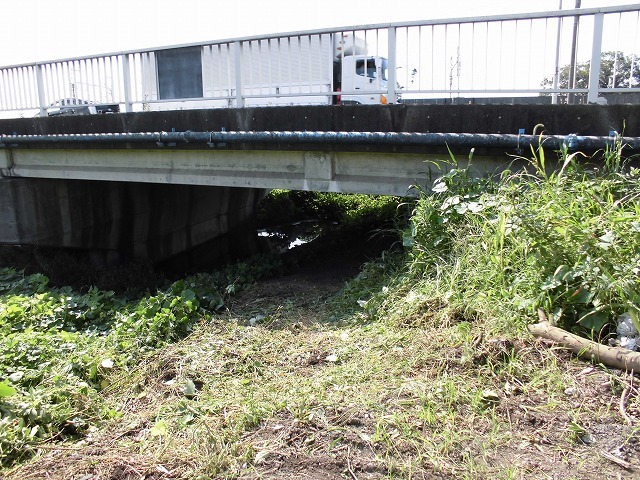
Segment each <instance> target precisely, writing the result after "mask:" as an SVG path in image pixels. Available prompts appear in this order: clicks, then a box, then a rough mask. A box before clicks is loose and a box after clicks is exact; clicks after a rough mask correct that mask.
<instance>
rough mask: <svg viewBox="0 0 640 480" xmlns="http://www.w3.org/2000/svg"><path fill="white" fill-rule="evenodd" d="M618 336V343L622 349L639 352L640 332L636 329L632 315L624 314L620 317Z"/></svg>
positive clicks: (617, 329)
mask: <svg viewBox="0 0 640 480" xmlns="http://www.w3.org/2000/svg"><path fill="white" fill-rule="evenodd" d="M616 333H617V334H618V338H617V342H616V343H618V344H619V345H620V346H621V347H623V348H626V349H628V350H637V349H638V345H639V344H640V332H638V329H637V328H636V326H635V324H634V323H633V320H632V319H631V315H629V314H628V313H623V314H622V315H620V316H619V317H618V326H617V328H616Z"/></svg>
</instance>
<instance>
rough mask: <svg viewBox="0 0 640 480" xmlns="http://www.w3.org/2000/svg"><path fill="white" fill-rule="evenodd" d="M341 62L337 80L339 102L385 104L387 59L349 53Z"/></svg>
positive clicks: (346, 103)
mask: <svg viewBox="0 0 640 480" xmlns="http://www.w3.org/2000/svg"><path fill="white" fill-rule="evenodd" d="M337 61H339V62H341V64H342V67H341V72H342V75H341V77H342V78H341V79H340V81H339V82H338V87H339V88H340V91H341V92H343V93H342V96H341V103H342V104H345V105H348V104H365V105H372V104H373V105H380V104H386V103H387V99H386V97H385V96H384V94H383V92H385V91H386V90H387V78H388V71H387V59H386V58H383V57H372V56H366V55H349V56H345V57H342V58H340V59H339V60H337Z"/></svg>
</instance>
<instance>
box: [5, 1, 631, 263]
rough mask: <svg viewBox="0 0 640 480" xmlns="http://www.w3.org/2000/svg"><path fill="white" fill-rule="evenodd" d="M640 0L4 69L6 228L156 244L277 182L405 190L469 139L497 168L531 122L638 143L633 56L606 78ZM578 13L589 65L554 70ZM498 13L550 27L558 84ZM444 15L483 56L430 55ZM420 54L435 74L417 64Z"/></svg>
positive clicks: (482, 159)
mask: <svg viewBox="0 0 640 480" xmlns="http://www.w3.org/2000/svg"><path fill="white" fill-rule="evenodd" d="M639 11H640V5H631V6H629V5H627V6H622V7H607V8H599V9H583V10H571V11H560V12H545V13H536V14H529V15H509V16H502V17H480V18H473V19H469V18H467V19H454V20H436V21H424V22H410V23H406V24H394V25H384V26H366V27H348V28H342V29H331V30H326V31H324V30H323V31H314V32H297V33H291V34H285V35H281V36H276V35H274V36H268V37H261V38H257V37H255V38H253V37H252V38H247V39H232V40H224V41H218V42H211V43H205V44H194V45H187V46H177V47H164V48H157V49H149V50H145V51H139V52H124V53H115V54H105V55H98V56H96V57H87V58H78V59H65V60H57V61H52V62H42V63H37V64H33V65H18V66H13V67H4V68H0V114H4V116H13V117H15V116H22V117H23V118H6V119H4V120H0V173H1V175H2V179H0V225H1V226H2V228H1V229H0V243H5V244H30V245H43V246H63V247H70V248H85V249H96V250H103V251H120V252H125V253H127V254H131V255H135V256H140V257H145V258H148V259H150V260H151V261H154V262H156V261H162V260H164V259H167V258H170V257H172V256H174V255H176V254H179V253H180V252H182V251H185V250H187V249H190V248H193V247H196V246H198V245H202V244H203V243H204V242H205V241H207V240H209V239H211V238H214V237H217V236H219V235H222V234H224V233H225V232H228V231H229V230H231V229H233V228H234V227H236V226H239V225H241V224H243V223H244V222H246V221H247V220H248V219H249V218H250V216H251V213H252V211H253V209H254V206H255V204H256V202H257V201H258V200H259V199H260V198H261V197H262V196H263V195H264V193H265V192H266V191H267V190H268V189H272V188H285V189H299V190H316V191H328V192H359V193H367V194H385V195H399V196H404V195H407V194H408V193H409V191H410V187H411V186H412V185H422V186H426V185H428V184H429V183H430V182H431V180H432V179H433V178H434V177H435V176H437V175H440V174H441V173H442V172H441V171H440V169H438V168H437V167H436V166H435V165H437V164H438V163H440V164H441V166H442V168H444V169H446V168H449V167H448V166H447V162H449V161H450V153H453V154H454V155H455V156H456V158H458V159H462V160H464V162H465V164H466V159H467V158H468V156H469V152H470V150H471V149H474V161H473V165H472V167H473V169H474V171H475V173H476V174H477V175H490V174H494V173H496V172H498V171H500V169H502V168H505V167H506V166H507V165H509V164H510V163H512V162H513V161H514V157H513V156H520V155H523V156H525V157H526V156H527V155H528V153H529V151H530V146H531V145H533V146H534V147H535V146H537V145H539V142H540V141H541V140H543V142H544V146H545V148H547V149H549V150H550V151H552V150H557V149H558V148H560V147H561V146H562V145H567V146H568V147H569V148H570V149H579V150H582V151H585V152H588V151H594V150H597V149H600V148H603V147H604V146H606V145H608V144H611V143H612V142H613V141H614V137H613V136H612V135H616V134H617V133H623V134H624V136H625V142H626V143H628V147H627V148H628V150H629V151H631V150H633V149H637V148H640V140H639V138H640V118H639V117H640V111H639V108H638V105H637V103H636V100H635V99H636V97H635V96H636V95H638V93H640V88H639V87H637V82H636V79H635V77H634V76H633V75H634V73H633V69H631V70H630V73H629V76H628V78H626V79H624V78H622V77H621V75H620V74H619V75H618V77H615V75H614V78H612V79H610V81H609V83H608V84H606V85H602V84H600V82H599V79H600V76H601V74H602V71H603V68H604V67H603V66H602V64H601V59H602V58H603V55H604V53H603V52H604V51H605V50H606V48H607V46H606V43H607V41H608V40H607V39H608V35H607V32H608V31H609V30H612V29H620V28H625V27H626V26H627V23H628V22H629V21H632V22H634V21H635V22H636V23H637V19H638V12H639ZM629 19H630V20H629ZM523 20H526V22H523ZM579 21H582V22H583V24H584V25H581V28H580V29H579V30H576V32H578V31H579V32H580V35H586V36H587V39H588V42H589V43H590V45H591V49H590V57H589V60H590V73H589V78H588V81H587V82H586V84H571V83H570V82H569V83H566V84H565V83H563V78H562V76H561V75H560V73H559V72H560V68H559V67H560V65H561V63H560V62H561V60H560V58H561V55H560V53H559V52H561V51H564V50H566V49H571V42H569V43H567V42H566V41H561V38H564V37H563V36H562V34H563V32H564V31H565V30H567V28H569V27H572V26H574V25H576V22H579ZM611 22H613V23H611ZM616 22H617V23H616ZM505 25H512V26H513V27H514V30H513V35H514V36H513V39H512V41H513V42H515V43H517V42H518V41H521V39H522V38H523V37H527V36H528V37H530V36H531V35H526V36H523V35H522V31H520V33H518V29H522V28H531V29H533V28H534V26H535V25H539V26H540V27H544V35H546V36H547V37H549V39H553V41H551V40H550V41H549V45H550V46H554V45H555V47H553V48H547V46H546V45H547V44H546V43H544V42H543V43H544V44H545V52H544V55H542V57H543V59H544V58H546V59H548V58H555V71H556V74H555V75H554V74H553V70H554V69H553V68H552V69H551V77H550V78H551V80H550V81H549V83H547V84H545V82H544V81H541V80H535V82H534V84H531V78H526V77H523V78H519V77H517V76H516V75H514V74H513V72H514V71H518V72H519V71H524V70H527V71H529V72H532V71H537V70H540V71H541V72H544V70H545V68H546V67H545V63H544V62H542V63H541V62H540V60H539V59H538V57H539V55H538V53H539V52H538V50H539V48H540V45H541V43H540V42H537V43H536V44H535V45H534V44H533V43H531V44H528V45H526V46H525V45H522V44H521V45H520V47H521V49H519V50H518V52H519V53H518V55H512V54H513V53H515V51H514V52H511V53H510V51H504V50H505V49H506V48H507V47H505V45H509V48H511V46H510V45H511V43H512V41H511V40H509V39H505V38H504V32H506V31H510V29H509V28H505ZM523 25H529V27H523ZM585 25H590V27H586V26H585ZM634 25H635V24H634ZM494 27H495V28H494ZM498 28H499V30H497V29H498ZM453 30H455V31H456V32H457V39H458V40H457V42H458V45H457V47H456V48H454V50H452V52H456V51H457V52H458V53H457V55H458V57H459V58H458V59H457V60H458V65H459V63H460V62H461V61H462V57H461V55H462V56H464V54H461V53H460V52H461V51H462V52H466V50H465V48H463V47H464V45H465V44H466V42H469V44H470V45H472V46H473V45H476V46H477V45H479V44H485V45H486V47H487V48H486V49H485V51H484V52H481V51H480V53H479V54H478V50H479V49H478V48H473V47H472V48H470V50H469V51H470V52H472V54H473V55H474V57H473V58H468V59H467V58H466V57H465V58H464V64H471V65H476V68H474V69H473V71H471V72H469V73H468V74H465V71H464V70H463V71H462V72H461V71H460V69H458V71H457V72H456V73H457V75H456V78H455V79H454V77H453V71H454V70H453V68H452V66H451V65H449V64H448V59H447V58H445V60H444V65H443V63H442V59H440V57H439V56H438V55H436V52H437V51H438V49H439V48H436V47H442V48H443V49H444V51H445V52H449V50H450V49H451V47H452V46H451V44H450V43H448V42H449V36H448V34H447V32H448V31H453ZM497 31H499V32H500V37H496V32H497ZM532 31H533V30H531V32H532ZM542 31H543V30H541V29H538V30H537V34H539V35H542V33H541V32H542ZM569 31H571V29H570V28H569ZM478 32H484V33H483V35H484V37H483V38H478V35H480V34H479V33H478ZM531 32H529V33H531ZM585 32H586V33H585ZM576 35H577V33H574V38H573V40H574V41H575V42H578V43H580V42H581V41H582V40H581V39H580V38H578V37H576ZM423 38H431V39H432V42H433V44H432V45H431V46H430V47H429V48H428V46H427V45H425V44H424V42H423V41H422V40H419V39H423ZM362 39H366V40H367V42H365V43H363V42H362ZM412 39H413V40H412ZM415 39H418V41H416V40H415ZM438 42H440V43H441V45H437V44H438ZM492 42H495V43H496V45H495V47H496V48H495V49H492V48H490V45H491V44H492ZM554 42H556V43H554ZM366 43H368V44H369V45H367V44H366ZM372 45H373V46H374V47H372ZM522 49H524V50H525V52H524V53H527V52H528V53H527V54H523V50H522ZM547 50H548V51H547ZM403 52H404V53H403ZM494 52H499V54H495V53H494ZM405 53H406V54H407V55H405ZM478 55H479V56H478ZM554 55H555V57H554ZM498 57H500V58H498ZM574 57H575V55H574ZM523 58H524V59H525V65H520V64H518V61H520V60H521V59H523ZM616 58H619V61H620V62H622V61H623V60H624V56H622V57H619V56H616ZM507 59H511V60H510V62H511V63H510V64H509V61H507ZM616 61H618V60H616ZM514 62H515V63H514ZM425 63H426V64H428V65H430V70H431V75H429V74H428V73H427V72H425V71H424V70H420V69H418V68H416V67H415V66H414V65H417V66H421V65H424V64H425ZM549 63H550V65H552V67H553V64H554V61H550V62H549ZM482 65H484V67H482V68H480V66H482ZM489 66H491V67H492V68H494V69H495V70H496V72H497V75H494V73H496V72H493V73H490V72H489V70H486V68H487V67H489ZM574 66H576V67H577V65H574ZM410 71H412V72H414V73H413V74H411V77H410V76H409V72H410ZM400 72H406V76H405V78H404V79H403V78H402V74H401V73H400ZM528 77H531V75H529V76H528ZM505 78H511V79H512V82H511V84H510V85H507V86H505V85H504V84H505ZM443 80H444V82H443ZM492 82H496V83H494V84H492ZM522 82H524V83H522ZM536 82H537V83H536ZM625 82H626V83H625ZM447 83H448V85H447ZM403 85H404V86H403ZM409 85H411V87H410V88H409ZM490 97H493V98H490ZM496 97H498V99H499V100H500V101H501V102H502V104H492V103H494V101H495V98H496ZM515 97H520V100H523V99H524V100H525V102H523V103H526V104H522V103H520V104H513V103H517V100H515V101H514V100H513V98H515ZM532 98H536V99H537V100H538V101H539V102H540V103H543V104H540V105H536V104H532V102H531V101H530V100H531V99H532ZM589 102H590V104H580V103H589ZM338 103H340V105H338ZM356 103H360V105H356ZM505 103H511V104H505ZM218 107H223V108H218ZM100 112H102V113H105V114H103V115H99V114H96V113H100ZM539 124H542V125H544V132H545V137H544V138H541V137H539V136H538V134H534V133H535V132H534V128H535V126H536V125H539ZM537 133H540V130H538V132H537Z"/></svg>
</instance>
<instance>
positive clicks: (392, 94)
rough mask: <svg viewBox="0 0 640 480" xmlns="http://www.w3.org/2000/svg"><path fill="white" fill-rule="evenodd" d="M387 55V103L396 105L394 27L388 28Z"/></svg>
mask: <svg viewBox="0 0 640 480" xmlns="http://www.w3.org/2000/svg"><path fill="white" fill-rule="evenodd" d="M388 32H389V33H388V37H389V55H388V57H389V58H387V66H388V69H389V78H388V80H387V92H388V93H387V102H388V103H390V104H391V103H398V96H397V93H396V86H397V71H396V69H397V67H396V27H389V30H388Z"/></svg>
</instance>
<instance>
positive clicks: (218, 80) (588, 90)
mask: <svg viewBox="0 0 640 480" xmlns="http://www.w3.org/2000/svg"><path fill="white" fill-rule="evenodd" d="M639 26H640V4H633V5H624V6H618V7H602V8H591V9H576V10H562V11H554V12H538V13H531V14H512V15H503V16H486V17H475V18H458V19H442V20H426V21H414V22H406V23H393V24H384V25H366V26H356V27H348V28H337V29H325V30H314V31H307V32H296V33H290V34H283V35H270V36H260V37H247V38H238V39H231V40H222V41H215V42H209V43H197V44H189V45H179V46H171V47H162V48H153V49H146V50H139V51H129V52H119V53H110V54H104V55H97V56H90V57H80V58H69V59H62V60H55V61H49V62H37V63H32V64H24V65H15V66H8V67H2V68H0V115H3V116H5V117H7V116H14V117H15V116H20V115H24V116H31V115H55V114H63V113H66V112H69V111H71V112H73V113H81V112H80V110H82V109H87V110H90V111H91V112H92V113H93V111H94V110H95V108H94V110H91V108H90V107H96V106H97V107H100V108H101V109H102V111H127V112H128V111H145V110H152V109H163V108H166V109H169V108H171V109H176V108H178V109H182V108H212V107H243V106H248V105H278V104H280V105H289V104H323V103H326V104H331V103H337V102H336V100H337V99H338V98H340V97H342V98H343V100H344V98H349V95H356V94H360V93H362V91H361V90H359V87H357V86H356V85H355V83H354V84H349V82H346V83H340V80H339V79H338V77H337V76H336V68H338V69H339V68H340V67H342V68H345V65H346V59H348V57H350V56H351V55H352V54H353V53H361V54H363V55H364V54H366V56H367V57H376V58H385V59H386V63H385V65H384V67H385V71H384V76H385V77H386V78H384V79H383V78H381V77H380V75H374V76H372V77H371V78H369V82H370V85H369V86H368V89H369V90H368V91H367V92H366V93H367V94H371V95H378V97H375V98H376V99H378V98H381V97H380V95H384V99H385V100H386V102H387V103H398V102H406V103H411V102H413V103H471V102H496V101H498V102H505V103H512V102H513V97H520V99H525V100H526V101H528V102H535V103H545V102H546V103H587V102H588V103H593V102H598V103H604V102H610V103H640V101H638V99H639V98H640V65H639V63H640V62H639V58H638V56H639V54H638V52H640V45H639V44H640V35H639V33H640V32H639ZM345 38H347V39H349V41H351V42H352V45H351V47H349V45H348V44H347V45H344V48H342V49H341V50H336V39H345ZM630 38H631V39H633V40H632V41H630V40H629V39H630ZM364 45H366V52H365V51H364V48H365V47H364ZM357 47H358V48H359V51H358V48H357ZM350 48H351V50H349V49H350ZM336 65H338V67H336ZM163 68H165V69H173V71H179V70H180V69H181V68H183V69H184V70H185V72H188V74H187V73H185V75H182V77H181V76H180V75H177V76H174V78H173V80H170V81H167V80H166V78H165V77H164V76H163ZM172 82H173V83H172ZM176 84H177V86H176ZM353 98H356V97H353ZM357 98H359V97H357ZM371 98H374V97H371ZM496 99H497V100H496ZM376 102H377V100H376ZM100 108H98V110H100Z"/></svg>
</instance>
